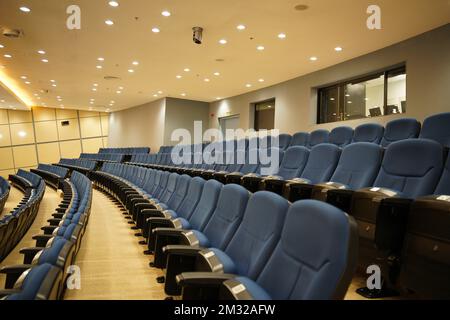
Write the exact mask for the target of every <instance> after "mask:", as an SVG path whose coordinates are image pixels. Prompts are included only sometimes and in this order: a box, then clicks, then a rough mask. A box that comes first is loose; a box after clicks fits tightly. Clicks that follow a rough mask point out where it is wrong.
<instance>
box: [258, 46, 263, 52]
mask: <svg viewBox="0 0 450 320" xmlns="http://www.w3.org/2000/svg"><path fill="white" fill-rule="evenodd" d="M256 49H257V50H258V51H263V50H264V49H265V48H264V46H257V47H256Z"/></svg>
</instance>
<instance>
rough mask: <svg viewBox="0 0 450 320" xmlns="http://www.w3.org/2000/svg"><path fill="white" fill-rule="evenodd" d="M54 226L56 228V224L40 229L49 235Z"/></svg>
mask: <svg viewBox="0 0 450 320" xmlns="http://www.w3.org/2000/svg"><path fill="white" fill-rule="evenodd" d="M56 228H58V226H44V227H42V228H41V230H42V231H44V234H48V235H51V234H52V233H53V231H55V229H56Z"/></svg>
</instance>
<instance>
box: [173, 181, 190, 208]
mask: <svg viewBox="0 0 450 320" xmlns="http://www.w3.org/2000/svg"><path fill="white" fill-rule="evenodd" d="M190 181H191V177H189V176H188V175H187V174H183V175H182V176H180V177H178V182H177V188H176V190H175V193H174V194H173V196H172V198H170V201H169V203H168V204H169V208H170V209H173V210H177V209H178V208H179V207H180V205H181V203H182V202H183V199H184V197H185V196H186V195H187V192H188V187H189V182H190Z"/></svg>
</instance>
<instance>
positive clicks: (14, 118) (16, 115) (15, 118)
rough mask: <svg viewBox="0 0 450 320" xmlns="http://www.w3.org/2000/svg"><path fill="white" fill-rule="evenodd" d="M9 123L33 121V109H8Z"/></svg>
mask: <svg viewBox="0 0 450 320" xmlns="http://www.w3.org/2000/svg"><path fill="white" fill-rule="evenodd" d="M8 113H9V123H24V122H31V121H32V118H31V111H17V110H8Z"/></svg>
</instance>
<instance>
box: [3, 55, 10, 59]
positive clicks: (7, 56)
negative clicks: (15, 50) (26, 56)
mask: <svg viewBox="0 0 450 320" xmlns="http://www.w3.org/2000/svg"><path fill="white" fill-rule="evenodd" d="M3 56H4V57H5V58H8V59H11V58H12V55H10V54H5V55H3Z"/></svg>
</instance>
